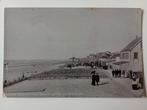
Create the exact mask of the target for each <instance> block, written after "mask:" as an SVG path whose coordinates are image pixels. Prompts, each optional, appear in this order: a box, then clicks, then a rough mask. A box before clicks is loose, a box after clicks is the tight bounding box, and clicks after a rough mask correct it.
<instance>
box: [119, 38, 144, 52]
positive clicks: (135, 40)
mask: <svg viewBox="0 0 147 110" xmlns="http://www.w3.org/2000/svg"><path fill="white" fill-rule="evenodd" d="M141 41H142V38H141V37H137V38H135V39H134V40H133V41H132V42H130V43H129V44H128V45H127V46H126V47H125V48H123V49H122V50H121V52H124V51H131V50H132V49H133V48H134V47H135V46H136V45H137V44H138V43H140V42H141Z"/></svg>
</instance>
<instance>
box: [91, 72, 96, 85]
mask: <svg viewBox="0 0 147 110" xmlns="http://www.w3.org/2000/svg"><path fill="white" fill-rule="evenodd" d="M91 74H92V82H91V85H93V86H95V71H92V72H91Z"/></svg>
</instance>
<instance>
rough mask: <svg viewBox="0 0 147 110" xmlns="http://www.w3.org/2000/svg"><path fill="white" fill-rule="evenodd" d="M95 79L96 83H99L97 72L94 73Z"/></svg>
mask: <svg viewBox="0 0 147 110" xmlns="http://www.w3.org/2000/svg"><path fill="white" fill-rule="evenodd" d="M95 81H96V83H97V85H99V81H100V76H99V74H98V73H97V74H96V75H95Z"/></svg>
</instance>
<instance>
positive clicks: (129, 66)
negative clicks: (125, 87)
mask: <svg viewBox="0 0 147 110" xmlns="http://www.w3.org/2000/svg"><path fill="white" fill-rule="evenodd" d="M142 57H143V55H142V39H141V37H136V39H134V40H133V41H132V42H130V43H129V44H128V45H127V46H126V47H125V48H124V49H123V50H122V51H121V52H120V62H119V64H120V69H121V70H124V71H125V72H130V71H132V72H133V73H143V59H142Z"/></svg>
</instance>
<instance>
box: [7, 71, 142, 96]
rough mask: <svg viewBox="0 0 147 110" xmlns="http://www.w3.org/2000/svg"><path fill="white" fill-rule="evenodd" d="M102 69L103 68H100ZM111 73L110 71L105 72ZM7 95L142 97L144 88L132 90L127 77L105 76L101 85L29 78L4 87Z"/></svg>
mask: <svg viewBox="0 0 147 110" xmlns="http://www.w3.org/2000/svg"><path fill="white" fill-rule="evenodd" d="M99 71H101V70H99ZM103 73H105V74H108V75H109V72H104V71H103ZM4 91H5V93H6V96H18V97H19V96H24V97H25V96H27V97H29V96H30V97H36V96H37V97H39V96H42V97H46V96H48V97H141V96H142V95H143V90H136V91H134V90H132V89H131V80H130V79H127V78H115V79H113V78H103V79H101V80H100V85H99V86H92V85H91V79H54V80H27V81H24V82H21V83H18V84H16V85H13V86H10V87H7V88H5V89H4Z"/></svg>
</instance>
